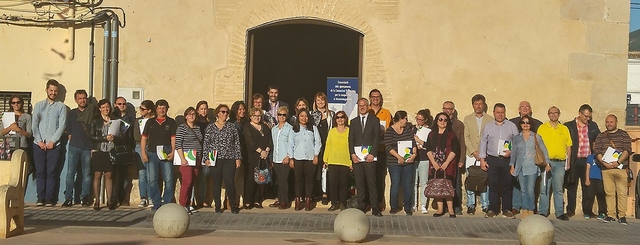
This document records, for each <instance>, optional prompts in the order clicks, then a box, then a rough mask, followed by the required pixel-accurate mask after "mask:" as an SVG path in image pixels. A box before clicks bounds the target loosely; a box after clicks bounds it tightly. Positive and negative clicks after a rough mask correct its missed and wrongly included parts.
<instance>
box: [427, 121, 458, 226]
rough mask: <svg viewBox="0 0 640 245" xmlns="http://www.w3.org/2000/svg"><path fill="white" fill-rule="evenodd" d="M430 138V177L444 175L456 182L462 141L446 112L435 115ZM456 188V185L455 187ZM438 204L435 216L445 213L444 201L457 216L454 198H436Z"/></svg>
mask: <svg viewBox="0 0 640 245" xmlns="http://www.w3.org/2000/svg"><path fill="white" fill-rule="evenodd" d="M431 129H432V130H433V131H431V133H429V139H428V140H427V142H426V144H425V147H424V148H425V149H427V156H428V157H429V162H430V163H431V164H430V168H429V179H431V178H435V177H438V178H440V176H442V174H444V178H447V179H449V180H451V182H452V183H455V176H456V171H457V169H458V167H457V165H458V164H457V162H458V158H459V157H460V142H459V141H458V138H457V137H456V134H455V133H454V132H453V129H452V123H451V119H450V118H449V116H447V114H445V113H444V112H441V113H438V114H437V115H436V116H435V120H434V121H433V125H432V126H431ZM454 188H455V187H454ZM435 201H436V203H437V204H438V210H437V212H436V213H434V214H433V217H440V216H443V215H444V202H445V201H446V202H447V208H448V210H449V217H450V218H455V217H456V213H455V211H454V209H453V198H452V197H451V198H445V199H442V198H440V199H435Z"/></svg>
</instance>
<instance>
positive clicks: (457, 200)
mask: <svg viewBox="0 0 640 245" xmlns="http://www.w3.org/2000/svg"><path fill="white" fill-rule="evenodd" d="M450 164H457V163H450ZM464 172H465V169H464V168H458V171H456V182H455V183H454V184H453V185H454V186H455V188H456V193H455V195H454V196H453V208H454V209H455V211H462V173H464Z"/></svg>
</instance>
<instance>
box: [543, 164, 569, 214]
mask: <svg viewBox="0 0 640 245" xmlns="http://www.w3.org/2000/svg"><path fill="white" fill-rule="evenodd" d="M550 165H551V171H549V172H547V181H546V186H541V187H540V189H541V191H540V203H539V206H538V213H540V214H542V215H548V214H549V199H550V196H551V194H552V193H553V207H554V209H555V211H556V217H558V216H560V215H563V214H564V188H563V187H562V184H563V183H564V172H565V170H564V165H565V161H560V162H557V161H551V163H550ZM551 188H553V192H551Z"/></svg>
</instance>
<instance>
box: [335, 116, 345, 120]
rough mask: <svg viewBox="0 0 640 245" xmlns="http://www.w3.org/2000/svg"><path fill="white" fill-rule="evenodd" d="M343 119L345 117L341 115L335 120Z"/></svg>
mask: <svg viewBox="0 0 640 245" xmlns="http://www.w3.org/2000/svg"><path fill="white" fill-rule="evenodd" d="M344 118H345V116H343V115H340V116H336V119H344Z"/></svg>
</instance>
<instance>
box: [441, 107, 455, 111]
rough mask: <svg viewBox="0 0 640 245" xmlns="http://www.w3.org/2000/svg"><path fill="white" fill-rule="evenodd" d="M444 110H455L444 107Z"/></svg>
mask: <svg viewBox="0 0 640 245" xmlns="http://www.w3.org/2000/svg"><path fill="white" fill-rule="evenodd" d="M442 110H447V111H453V108H446V107H442Z"/></svg>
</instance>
